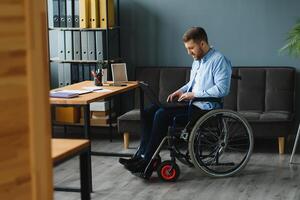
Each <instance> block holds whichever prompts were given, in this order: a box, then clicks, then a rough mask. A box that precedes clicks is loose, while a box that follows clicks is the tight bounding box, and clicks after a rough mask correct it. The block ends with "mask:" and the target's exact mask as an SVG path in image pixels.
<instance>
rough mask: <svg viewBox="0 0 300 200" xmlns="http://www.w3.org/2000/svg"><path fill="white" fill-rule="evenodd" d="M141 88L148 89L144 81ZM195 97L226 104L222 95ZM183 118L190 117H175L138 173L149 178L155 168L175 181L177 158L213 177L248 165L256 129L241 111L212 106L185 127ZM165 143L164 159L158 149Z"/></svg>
mask: <svg viewBox="0 0 300 200" xmlns="http://www.w3.org/2000/svg"><path fill="white" fill-rule="evenodd" d="M141 88H142V90H145V87H144V88H143V85H142V87H141ZM146 89H147V90H148V89H149V88H146ZM146 94H147V93H146ZM195 101H210V102H219V103H221V105H223V103H222V102H223V99H222V98H196V99H195ZM190 106H191V103H190ZM182 119H187V116H186V115H181V116H175V117H174V119H173V123H172V125H171V126H169V128H168V133H167V136H165V137H164V138H163V140H162V141H161V143H160V145H159V146H158V148H157V149H156V151H155V153H154V155H153V156H152V159H151V161H150V162H149V164H148V165H147V167H146V169H145V171H144V172H143V173H142V174H140V175H139V176H141V177H142V178H145V179H149V178H150V177H151V175H152V172H153V171H155V170H156V172H157V175H158V177H160V178H161V179H162V180H163V181H167V182H174V181H176V180H177V179H178V177H179V176H180V168H179V166H178V164H177V161H180V162H181V163H183V164H185V165H187V166H189V167H194V168H196V169H197V170H198V171H200V172H203V173H204V174H206V175H208V176H210V177H228V176H233V175H236V174H237V173H238V172H240V171H241V170H242V169H243V168H244V167H245V166H246V165H247V163H248V161H249V159H250V157H251V154H252V150H253V144H254V141H253V133H252V128H251V126H250V125H249V123H248V122H247V120H246V119H245V118H244V117H243V116H241V115H240V114H239V113H237V112H235V111H232V110H227V109H215V110H211V111H209V112H207V113H206V114H204V115H203V116H202V117H200V118H199V119H198V120H197V121H196V123H195V124H194V125H193V127H192V128H187V127H188V124H189V122H187V123H186V125H185V126H183V127H182V126H180V125H178V124H179V123H178V122H179V121H182ZM165 144H166V145H167V149H168V150H169V151H170V160H165V161H161V157H160V156H159V153H160V151H161V149H162V147H163V146H164V145H165Z"/></svg>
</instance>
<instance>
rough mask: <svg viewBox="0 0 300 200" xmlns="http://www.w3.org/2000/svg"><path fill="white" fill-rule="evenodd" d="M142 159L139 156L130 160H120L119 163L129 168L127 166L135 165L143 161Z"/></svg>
mask: <svg viewBox="0 0 300 200" xmlns="http://www.w3.org/2000/svg"><path fill="white" fill-rule="evenodd" d="M141 159H142V158H141V157H139V156H135V157H133V158H129V159H126V158H119V163H120V164H122V165H124V166H127V165H130V164H132V163H135V162H137V161H139V160H141Z"/></svg>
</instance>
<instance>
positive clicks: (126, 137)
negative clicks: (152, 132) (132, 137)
mask: <svg viewBox="0 0 300 200" xmlns="http://www.w3.org/2000/svg"><path fill="white" fill-rule="evenodd" d="M123 139H124V149H128V146H129V133H127V132H125V133H123Z"/></svg>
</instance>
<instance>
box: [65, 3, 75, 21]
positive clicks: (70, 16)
mask: <svg viewBox="0 0 300 200" xmlns="http://www.w3.org/2000/svg"><path fill="white" fill-rule="evenodd" d="M66 1H67V12H66V13H67V27H73V16H74V13H73V11H74V10H73V0H66Z"/></svg>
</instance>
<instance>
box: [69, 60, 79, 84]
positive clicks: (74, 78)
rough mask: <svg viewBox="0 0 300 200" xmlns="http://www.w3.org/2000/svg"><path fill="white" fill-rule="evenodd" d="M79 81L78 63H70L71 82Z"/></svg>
mask: <svg viewBox="0 0 300 200" xmlns="http://www.w3.org/2000/svg"><path fill="white" fill-rule="evenodd" d="M78 82H79V66H78V64H74V63H73V64H71V84H73V83H78Z"/></svg>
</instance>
